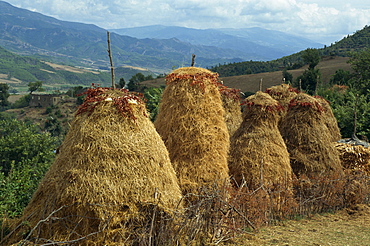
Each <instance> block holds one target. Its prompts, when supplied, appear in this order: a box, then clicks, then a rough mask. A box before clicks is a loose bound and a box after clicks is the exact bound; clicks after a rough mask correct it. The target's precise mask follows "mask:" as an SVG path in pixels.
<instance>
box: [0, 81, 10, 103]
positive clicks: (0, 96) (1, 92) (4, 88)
mask: <svg viewBox="0 0 370 246" xmlns="http://www.w3.org/2000/svg"><path fill="white" fill-rule="evenodd" d="M8 91H9V86H8V85H7V84H0V107H4V106H8V104H9V102H8V97H9V92H8Z"/></svg>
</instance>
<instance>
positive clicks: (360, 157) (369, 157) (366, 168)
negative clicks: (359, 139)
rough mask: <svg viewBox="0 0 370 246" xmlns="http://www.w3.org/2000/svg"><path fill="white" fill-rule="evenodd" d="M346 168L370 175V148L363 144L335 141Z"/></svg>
mask: <svg viewBox="0 0 370 246" xmlns="http://www.w3.org/2000/svg"><path fill="white" fill-rule="evenodd" d="M335 148H336V149H337V150H338V152H339V157H340V160H341V161H342V166H343V168H344V169H350V170H353V171H355V172H356V171H361V172H364V173H365V174H367V175H370V150H369V149H368V148H365V147H363V146H361V145H350V144H345V143H335Z"/></svg>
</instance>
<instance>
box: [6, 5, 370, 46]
mask: <svg viewBox="0 0 370 246" xmlns="http://www.w3.org/2000/svg"><path fill="white" fill-rule="evenodd" d="M5 1H6V2H8V3H10V4H12V5H14V6H17V7H21V8H25V9H29V10H32V11H36V12H39V13H42V14H45V15H49V16H53V17H55V18H58V19H60V20H68V21H77V22H82V23H89V24H95V25H97V26H99V27H102V28H106V29H115V28H125V27H137V26H147V25H167V26H183V27H189V28H198V29H207V28H244V27H262V28H266V29H271V30H277V31H283V32H286V33H290V34H295V35H298V36H302V37H306V38H309V39H311V40H313V41H317V42H320V43H323V44H326V45H330V44H331V43H334V42H335V41H339V40H340V39H341V38H342V37H344V36H346V35H348V34H353V33H354V32H355V31H357V30H360V29H362V28H363V27H364V26H365V25H370V1H368V0H352V1H343V0H231V1H225V0H5Z"/></svg>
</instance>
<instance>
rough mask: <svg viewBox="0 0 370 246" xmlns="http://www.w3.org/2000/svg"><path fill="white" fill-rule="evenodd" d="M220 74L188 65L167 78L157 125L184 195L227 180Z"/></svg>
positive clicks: (225, 131) (226, 136) (226, 143)
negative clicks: (219, 84) (219, 85)
mask: <svg viewBox="0 0 370 246" xmlns="http://www.w3.org/2000/svg"><path fill="white" fill-rule="evenodd" d="M217 79H218V75H217V74H215V73H212V72H211V71H209V70H207V69H203V68H197V67H185V68H180V69H177V70H175V71H173V72H172V73H171V74H169V75H168V76H167V77H166V81H167V86H166V89H165V90H164V92H163V95H162V102H161V104H160V108H159V113H158V115H157V119H156V121H155V122H154V125H155V127H156V129H157V131H158V132H159V134H160V135H161V136H162V139H163V140H164V143H165V145H166V146H167V149H168V152H169V154H170V159H171V162H172V164H173V166H174V168H175V171H176V174H177V176H178V179H179V184H180V187H181V189H182V191H183V193H184V194H187V193H197V191H198V189H199V188H200V187H203V186H210V185H211V186H213V185H214V184H217V185H219V186H220V185H224V182H225V180H228V167H227V153H228V149H229V134H228V130H227V126H226V123H225V120H224V115H225V110H224V109H223V106H222V100H221V95H220V92H219V90H218V82H217Z"/></svg>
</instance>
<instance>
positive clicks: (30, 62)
mask: <svg viewBox="0 0 370 246" xmlns="http://www.w3.org/2000/svg"><path fill="white" fill-rule="evenodd" d="M0 74H6V75H7V79H8V80H11V79H17V80H20V81H21V82H22V83H21V84H19V85H18V84H17V85H14V86H13V87H22V86H23V87H26V86H27V84H28V83H30V82H35V81H43V82H44V85H51V84H60V85H63V84H64V85H80V84H83V85H86V86H89V85H90V84H91V83H96V84H101V85H106V84H109V81H110V74H109V73H106V72H101V73H91V72H85V73H74V72H70V71H64V70H56V69H54V68H53V67H51V66H49V65H47V64H46V63H44V62H42V61H40V60H38V59H36V58H33V57H27V56H20V55H16V54H14V53H12V52H9V51H7V50H5V49H4V48H2V47H0Z"/></svg>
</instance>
